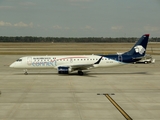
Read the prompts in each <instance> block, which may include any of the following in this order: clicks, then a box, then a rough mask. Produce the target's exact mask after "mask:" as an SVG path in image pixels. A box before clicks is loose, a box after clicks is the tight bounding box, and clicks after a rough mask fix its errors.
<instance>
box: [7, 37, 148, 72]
mask: <svg viewBox="0 0 160 120" xmlns="http://www.w3.org/2000/svg"><path fill="white" fill-rule="evenodd" d="M148 39H149V34H144V35H143V36H142V37H141V38H140V39H139V40H138V41H137V42H136V43H135V45H134V46H133V47H132V48H131V49H130V50H129V51H127V52H124V53H119V54H114V55H94V54H92V55H63V56H62V55H59V56H26V57H21V58H19V59H18V60H16V61H15V62H14V63H12V64H11V65H10V67H11V68H21V69H24V74H25V75H28V72H27V69H32V68H38V69H39V68H55V69H57V71H58V74H69V73H71V72H74V71H77V72H78V75H83V74H84V73H83V71H84V70H88V69H91V68H98V67H111V66H118V65H124V64H128V63H134V62H136V61H138V60H140V59H142V58H143V57H144V55H145V53H146V48H147V44H148Z"/></svg>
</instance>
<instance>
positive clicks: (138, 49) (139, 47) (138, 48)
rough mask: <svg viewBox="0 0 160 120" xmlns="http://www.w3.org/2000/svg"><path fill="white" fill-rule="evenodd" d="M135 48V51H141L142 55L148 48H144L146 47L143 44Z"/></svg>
mask: <svg viewBox="0 0 160 120" xmlns="http://www.w3.org/2000/svg"><path fill="white" fill-rule="evenodd" d="M134 49H135V52H136V53H139V54H141V55H142V54H143V53H144V52H145V51H146V50H145V49H144V47H143V46H141V45H137V46H135V47H134Z"/></svg>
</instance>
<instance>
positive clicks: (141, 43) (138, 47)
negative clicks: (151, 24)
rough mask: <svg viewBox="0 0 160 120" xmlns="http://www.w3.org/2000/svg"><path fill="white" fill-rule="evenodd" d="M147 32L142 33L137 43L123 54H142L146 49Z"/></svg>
mask: <svg viewBox="0 0 160 120" xmlns="http://www.w3.org/2000/svg"><path fill="white" fill-rule="evenodd" d="M148 39H149V34H144V35H143V36H142V37H141V38H140V39H139V40H138V41H137V43H136V44H135V45H134V46H133V47H132V49H131V50H130V51H128V52H126V53H124V54H126V55H133V56H136V57H141V56H144V55H145V53H146V49H147V44H148Z"/></svg>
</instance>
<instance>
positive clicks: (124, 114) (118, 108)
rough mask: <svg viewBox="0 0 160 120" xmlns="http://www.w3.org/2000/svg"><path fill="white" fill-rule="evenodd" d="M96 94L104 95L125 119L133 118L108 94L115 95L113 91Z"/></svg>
mask: <svg viewBox="0 0 160 120" xmlns="http://www.w3.org/2000/svg"><path fill="white" fill-rule="evenodd" d="M97 95H105V96H106V97H107V98H108V100H109V101H110V102H111V103H112V104H113V105H114V106H115V107H116V108H117V110H118V111H119V112H120V113H121V114H122V115H123V116H124V117H125V118H126V119H127V120H133V119H132V118H131V117H130V116H129V115H128V114H127V113H126V112H125V111H124V110H123V109H122V108H121V107H120V106H119V105H118V104H117V103H116V102H115V101H114V100H113V99H112V98H111V96H110V95H115V94H114V93H110V94H108V93H102V94H101V93H98V94H97Z"/></svg>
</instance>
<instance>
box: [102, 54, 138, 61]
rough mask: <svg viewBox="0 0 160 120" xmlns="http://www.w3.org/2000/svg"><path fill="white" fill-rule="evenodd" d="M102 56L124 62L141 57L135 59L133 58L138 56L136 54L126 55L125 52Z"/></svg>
mask: <svg viewBox="0 0 160 120" xmlns="http://www.w3.org/2000/svg"><path fill="white" fill-rule="evenodd" d="M100 56H103V57H105V58H108V59H111V60H115V61H118V62H122V63H133V62H136V61H138V60H140V59H133V58H136V56H133V55H124V54H121V55H100Z"/></svg>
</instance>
